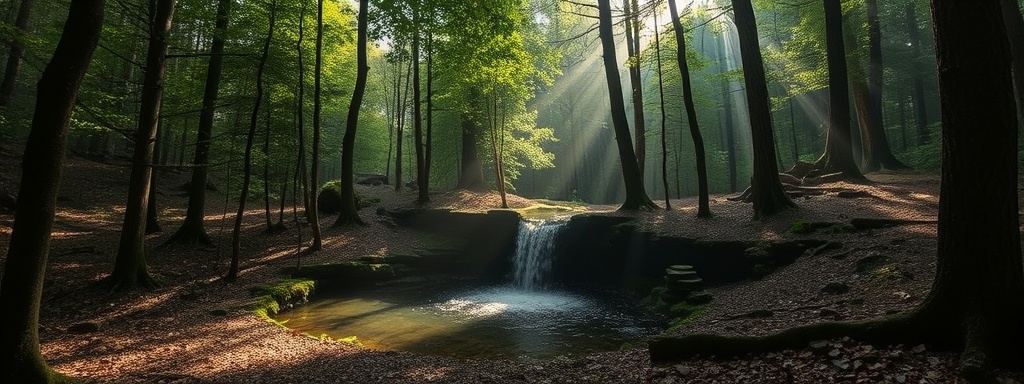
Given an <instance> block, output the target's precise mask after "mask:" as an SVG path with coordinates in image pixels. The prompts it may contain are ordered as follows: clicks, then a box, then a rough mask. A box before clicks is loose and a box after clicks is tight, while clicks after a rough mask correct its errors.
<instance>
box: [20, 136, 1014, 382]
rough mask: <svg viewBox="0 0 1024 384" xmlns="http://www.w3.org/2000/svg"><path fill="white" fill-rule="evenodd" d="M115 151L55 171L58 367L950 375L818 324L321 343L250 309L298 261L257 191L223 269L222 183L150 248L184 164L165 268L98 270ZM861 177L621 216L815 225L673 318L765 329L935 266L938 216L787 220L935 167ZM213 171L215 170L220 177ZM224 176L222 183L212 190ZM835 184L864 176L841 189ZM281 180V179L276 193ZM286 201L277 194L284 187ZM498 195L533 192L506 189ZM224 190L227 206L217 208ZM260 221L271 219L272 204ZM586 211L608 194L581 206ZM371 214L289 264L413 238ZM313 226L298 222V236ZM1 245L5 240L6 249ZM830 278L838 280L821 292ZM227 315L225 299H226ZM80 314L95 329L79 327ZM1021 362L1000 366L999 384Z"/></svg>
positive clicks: (109, 243)
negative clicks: (560, 339)
mask: <svg viewBox="0 0 1024 384" xmlns="http://www.w3.org/2000/svg"><path fill="white" fill-rule="evenodd" d="M19 164H20V154H19V153H17V152H16V151H13V150H11V149H10V148H6V149H5V148H0V187H6V188H8V189H10V190H11V191H12V192H16V190H17V183H18V181H19V180H20V173H21V171H20V166H19ZM127 165H128V164H127V163H126V162H118V161H113V162H111V163H109V164H108V163H99V162H94V161H90V160H84V159H79V158H74V157H72V158H70V159H69V160H68V162H67V168H66V170H65V173H64V180H63V183H62V191H61V194H60V198H59V201H58V205H59V207H58V211H57V219H56V225H55V229H54V238H53V241H52V244H51V248H52V250H51V255H50V263H49V267H48V270H47V278H46V283H45V287H44V296H43V303H42V313H41V329H40V337H41V344H42V350H43V354H44V356H45V357H46V359H47V361H48V362H49V363H50V364H51V365H52V366H53V367H54V368H55V369H56V370H57V371H59V372H62V373H65V374H68V375H71V376H74V377H79V378H83V379H86V380H87V381H89V382H97V383H284V382H292V383H317V382H323V383H350V382H351V383H417V382H446V383H449V382H451V383H454V382H458V383H574V382H577V383H645V382H655V383H740V382H742V383H789V382H794V383H826V382H838V383H877V382H893V383H904V382H906V383H954V382H958V381H960V380H959V379H958V378H957V377H956V376H955V374H954V373H953V367H954V364H955V361H956V354H954V353H950V352H942V351H933V350H932V349H930V347H929V346H925V345H920V346H917V345H890V346H886V345H875V346H869V345H864V344H860V343H857V342H855V341H852V340H826V341H822V342H821V343H815V344H814V345H809V346H807V347H806V348H803V349H799V350H787V351H781V352H779V353H770V354H759V355H749V356H746V357H743V358H740V359H724V360H723V359H714V358H713V357H709V358H707V359H700V360H693V361H685V362H679V363H676V364H671V365H666V366H651V364H650V360H649V357H648V354H647V350H646V348H644V347H639V348H629V349H624V350H622V351H616V352H606V353H598V354H592V355H587V356H573V357H568V356H567V357H560V358H556V359H552V360H463V359H455V358H448V357H439V356H423V355H414V354H411V353H406V352H394V351H372V350H367V349H364V348H361V347H357V346H352V345H348V344H344V343H338V342H331V341H321V340H317V339H313V338H310V337H307V336H304V335H300V334H297V333H294V332H291V331H289V330H287V329H284V328H281V327H280V326H278V325H275V324H272V323H268V322H266V321H264V320H261V319H260V318H258V317H257V316H255V315H254V314H252V313H251V312H249V311H247V310H245V309H244V308H245V306H246V305H247V303H249V302H250V301H251V300H252V296H251V294H250V293H249V291H250V289H252V288H254V287H257V286H261V285H265V284H270V283H273V282H276V281H278V280H280V279H283V278H285V276H284V275H283V274H282V273H281V272H280V270H281V267H284V266H288V265H294V264H295V262H296V260H295V251H296V247H297V246H298V244H299V243H298V241H299V236H300V233H299V232H298V231H297V230H296V225H295V224H294V222H293V221H292V217H293V216H292V212H291V207H289V208H288V210H287V211H286V213H285V216H284V217H285V224H286V225H287V230H285V231H283V232H278V233H273V234H268V233H266V232H264V229H265V226H266V221H265V220H266V219H265V216H264V215H263V210H262V203H257V202H251V203H250V206H251V207H254V209H251V210H249V211H248V213H247V215H246V221H245V230H244V238H243V241H242V244H244V249H243V255H244V256H243V263H242V268H243V270H242V272H241V274H240V278H239V280H238V281H237V282H235V283H232V284H227V283H224V282H222V281H220V279H219V277H220V276H221V275H222V274H223V273H224V272H225V271H226V269H227V264H228V259H229V257H230V253H231V251H230V226H231V224H230V223H231V220H232V219H233V214H232V213H226V212H228V211H231V212H233V208H230V207H231V206H233V205H234V204H235V201H233V200H234V197H232V198H231V200H232V201H228V200H226V199H225V196H224V194H223V193H222V192H214V193H211V195H210V197H209V198H208V199H207V202H208V211H207V221H206V223H207V231H208V233H209V234H210V235H211V236H212V238H213V239H214V244H213V245H211V246H181V245H172V246H167V247H156V245H158V244H161V243H162V242H163V240H164V239H166V238H167V237H169V236H170V235H171V234H172V233H173V232H174V231H175V230H176V229H177V227H178V225H180V222H181V220H182V218H183V216H184V207H185V205H186V201H187V199H186V197H185V196H184V191H183V190H182V189H181V188H180V186H181V185H182V184H183V183H184V182H185V181H186V180H187V178H188V174H187V172H183V171H177V170H164V171H162V172H161V174H160V181H159V186H158V192H159V193H158V204H159V206H160V208H161V211H160V220H161V223H162V224H163V229H164V230H163V232H160V233H158V234H155V235H152V236H151V237H150V238H149V239H148V240H147V243H148V244H149V245H150V253H149V255H148V262H149V265H150V271H151V272H152V273H153V274H154V275H155V276H156V277H157V279H158V280H159V281H160V282H161V283H162V287H161V288H159V289H155V290H152V291H136V292H128V293H111V292H108V291H106V290H104V289H102V288H99V285H98V284H97V282H98V281H100V280H101V279H102V278H103V277H104V276H106V275H107V274H108V273H109V272H110V271H111V270H112V268H113V258H114V256H115V252H116V248H117V241H118V236H119V232H120V226H121V220H122V215H123V211H124V208H123V204H124V203H123V202H124V200H125V196H126V194H127V179H128V174H129V168H128V166H127ZM869 178H870V179H871V180H872V181H874V183H873V184H870V185H850V184H844V183H832V184H825V185H822V186H821V187H822V188H823V190H822V192H823V194H822V195H816V196H808V197H803V198H798V199H796V201H797V203H798V204H799V206H800V209H798V210H794V211H790V212H786V213H783V214H780V215H778V216H776V217H772V218H770V219H768V220H762V221H751V219H750V215H751V208H750V205H749V204H747V203H740V202H732V201H729V200H727V197H728V196H714V197H713V198H712V203H711V208H712V211H713V212H714V213H715V217H714V218H711V219H708V220H698V219H696V218H694V214H695V208H694V206H695V200H694V199H682V200H675V201H673V202H672V205H673V207H677V208H676V209H674V210H672V211H670V212H667V213H666V212H644V213H638V214H635V215H636V216H637V218H638V220H640V222H642V223H643V224H642V226H643V227H644V228H646V229H647V230H650V231H657V232H663V233H671V234H676V235H680V236H689V237H696V238H707V239H764V240H779V239H791V238H815V239H827V240H834V241H837V242H840V243H842V245H843V246H842V248H839V249H834V250H828V251H824V252H821V253H819V254H818V255H814V256H806V257H801V258H799V259H797V261H796V262H795V263H794V264H792V265H789V266H787V267H784V268H781V269H779V270H778V271H776V272H774V273H772V274H770V275H768V276H766V277H765V278H763V279H760V280H757V281H752V282H746V283H740V284H733V285H729V286H723V287H716V288H712V289H711V290H710V291H711V293H712V294H713V295H714V296H715V300H714V301H713V302H712V303H711V304H710V305H709V306H708V309H707V310H706V311H704V312H703V313H702V314H700V315H699V316H698V317H697V318H696V319H695V320H694V321H692V322H690V323H688V324H686V325H685V326H682V327H680V328H678V329H677V330H676V332H715V333H726V334H764V333H767V332H770V331H772V330H776V329H780V328H784V327H788V326H792V325H797V324H806V323H813V322H817V321H821V320H826V319H860V318H868V317H874V316H879V315H883V314H886V313H892V312H897V311H902V310H906V309H908V308H911V307H913V306H914V305H916V304H918V303H919V302H920V301H921V300H922V299H923V298H924V297H925V296H926V295H927V291H928V289H929V287H930V283H931V280H932V275H933V274H934V269H935V250H936V241H935V231H936V226H935V224H934V223H925V224H916V225H901V226H897V227H892V228H884V229H873V230H865V231H845V230H833V229H823V230H818V231H815V232H812V233H807V234H795V233H792V232H791V231H790V228H791V226H792V225H793V224H794V223H796V222H797V221H801V220H802V221H807V222H843V221H848V220H849V219H851V218H861V217H869V218H897V219H914V220H926V221H927V220H934V219H935V218H936V215H937V210H938V176H937V175H934V174H917V173H899V174H893V173H880V174H873V175H870V176H869ZM216 182H223V180H217V181H216ZM222 190H223V188H222ZM841 190H847V191H849V190H852V191H863V192H865V193H866V194H864V195H861V196H859V197H852V198H841V197H838V194H837V192H838V191H841ZM360 191H361V192H362V193H364V194H365V195H368V196H376V197H379V198H381V202H380V204H379V205H380V206H384V207H387V208H398V207H407V206H408V207H411V206H412V201H413V199H414V197H415V195H414V193H413V192H411V191H406V192H399V193H396V192H394V191H393V190H392V189H391V188H390V187H386V186H381V187H361V188H360ZM289 192H290V191H289ZM433 200H434V202H433V204H432V205H433V206H434V207H444V208H453V209H459V210H486V209H491V208H494V207H497V206H498V202H499V200H498V198H497V196H495V195H482V194H473V193H468V192H443V193H437V194H435V195H434V196H433ZM289 201H290V198H289ZM511 202H512V205H513V206H515V207H524V206H527V205H529V204H531V201H529V200H526V199H522V198H518V197H513V198H512V200H511ZM225 204H227V206H228V207H229V208H228V209H227V210H226V209H225ZM274 206H275V213H274V216H273V220H275V221H276V220H277V214H276V204H275V205H274ZM588 209H590V210H610V209H614V207H608V206H591V207H588ZM360 213H361V216H362V218H363V219H364V220H366V221H367V222H368V223H369V225H368V226H366V227H360V228H347V229H345V228H343V229H336V228H330V225H331V224H332V223H333V220H334V217H324V218H322V224H321V225H322V226H323V227H324V228H325V230H324V240H325V241H324V247H325V249H324V250H323V251H321V252H319V253H317V254H315V255H310V256H307V257H305V258H304V259H303V263H314V262H326V261H335V260H347V259H353V258H356V257H360V256H365V255H383V254H387V253H388V252H389V250H393V249H396V248H403V247H411V246H415V244H413V243H414V242H415V241H416V240H415V237H414V236H413V235H412V234H411V233H410V232H409V230H406V229H402V228H394V227H391V226H388V225H386V224H387V223H386V221H387V220H386V219H385V218H384V217H382V216H378V215H377V214H375V213H374V208H366V209H363V210H362V211H361V212H360ZM12 221H13V215H12V214H11V213H10V212H3V213H0V233H2V234H3V235H2V236H0V246H2V247H3V248H4V249H6V248H7V243H8V242H9V239H10V232H11V225H12ZM309 236H310V234H309V230H308V228H307V229H303V231H302V232H301V237H302V240H303V242H306V243H307V244H308V240H309ZM3 257H6V253H5V254H4V255H3ZM829 283H841V284H843V285H844V286H846V287H847V288H848V289H847V290H846V292H844V293H824V292H823V290H822V288H823V287H824V286H826V285H828V284H829ZM225 313H226V314H225ZM82 324H88V325H94V326H98V329H97V330H93V331H92V332H86V333H78V332H77V331H78V329H77V328H79V326H81V325H82ZM1015 379H1016V380H1020V378H1019V377H1010V376H1007V377H1006V378H1005V380H1006V381H1005V382H1006V383H1013V382H1017V381H1014V380H1015Z"/></svg>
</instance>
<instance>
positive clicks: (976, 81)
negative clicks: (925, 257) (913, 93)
mask: <svg viewBox="0 0 1024 384" xmlns="http://www.w3.org/2000/svg"><path fill="white" fill-rule="evenodd" d="M932 16H933V19H934V22H935V27H934V32H935V51H936V52H935V55H936V59H937V62H938V79H939V94H940V100H941V111H942V184H941V187H940V194H939V196H941V199H940V201H939V226H938V240H939V243H938V248H939V260H938V266H937V276H936V279H935V283H934V285H933V287H932V289H931V291H930V292H929V296H928V298H927V299H926V300H925V303H924V304H923V306H924V307H925V308H931V309H934V310H935V313H933V314H935V315H938V317H936V318H937V319H948V320H947V321H948V322H949V323H948V324H949V326H951V327H954V329H953V332H952V333H953V334H958V335H959V336H960V337H963V343H962V345H963V346H964V352H963V354H962V355H961V360H960V363H961V373H962V374H965V376H967V378H968V379H980V378H983V375H984V374H986V373H988V372H987V371H988V369H989V368H990V365H995V367H999V368H1018V369H1019V368H1020V367H1021V365H1020V363H1021V361H1024V347H1021V346H1022V345H1024V328H1021V324H1024V277H1022V275H1024V266H1022V264H1021V246H1020V226H1019V225H1020V219H1019V216H1018V213H1017V209H1018V208H1017V204H1018V196H1017V194H1018V188H1017V180H1018V176H1019V175H1018V169H1017V164H1018V162H1017V135H1018V131H1017V129H1016V128H1017V121H1016V114H1015V113H1014V109H1015V106H1014V101H1013V86H1012V82H1011V55H1010V47H1009V45H1008V41H1007V38H1006V29H1004V26H1003V24H1002V23H1000V22H999V21H998V20H1000V16H1001V10H1000V5H999V2H998V1H997V0H984V1H973V2H968V3H965V2H961V1H950V0H932ZM993 20H996V21H993ZM964 26H970V28H964ZM979 164H984V165H985V166H984V167H982V168H981V169H979V167H978V165H979ZM957 331H959V332H957Z"/></svg>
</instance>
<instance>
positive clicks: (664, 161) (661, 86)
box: [654, 2, 675, 211]
mask: <svg viewBox="0 0 1024 384" xmlns="http://www.w3.org/2000/svg"><path fill="white" fill-rule="evenodd" d="M669 6H671V7H675V3H672V2H670V4H669ZM673 9H675V8H673ZM673 25H674V24H673ZM654 57H655V59H656V64H657V66H658V73H657V75H658V104H659V106H660V108H659V111H660V112H661V184H662V187H663V188H664V189H665V210H666V211H669V210H672V202H671V201H669V195H670V193H669V192H670V191H669V189H668V138H667V135H668V121H667V120H668V118H667V116H666V113H665V81H664V79H663V78H662V65H661V32H660V31H659V30H658V13H657V12H655V13H654Z"/></svg>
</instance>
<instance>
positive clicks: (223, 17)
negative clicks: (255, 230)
mask: <svg viewBox="0 0 1024 384" xmlns="http://www.w3.org/2000/svg"><path fill="white" fill-rule="evenodd" d="M231 2H232V0H217V25H216V28H215V29H214V36H213V42H212V44H211V46H210V62H209V65H208V66H207V70H206V88H205V90H204V91H203V107H202V111H201V112H200V113H199V128H198V129H197V138H196V153H195V160H194V161H193V164H192V166H193V168H192V181H191V182H190V183H189V191H188V209H187V210H186V211H185V221H184V222H182V224H181V228H179V229H178V232H177V233H175V234H174V235H173V236H171V237H170V238H169V239H168V240H167V242H168V243H171V242H180V243H202V244H209V243H210V237H209V235H207V234H206V226H205V224H204V222H203V220H204V218H205V217H206V184H207V182H208V179H209V174H210V164H209V162H210V140H211V139H212V137H213V121H214V119H215V117H216V113H217V94H218V92H219V91H220V79H221V69H222V68H223V67H224V42H225V40H226V38H227V36H226V35H227V31H228V18H229V17H230V13H231Z"/></svg>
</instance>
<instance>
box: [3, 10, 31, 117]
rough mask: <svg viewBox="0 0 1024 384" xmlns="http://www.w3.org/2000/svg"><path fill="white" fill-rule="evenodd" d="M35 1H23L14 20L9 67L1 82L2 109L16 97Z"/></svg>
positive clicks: (8, 60) (8, 56)
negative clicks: (15, 89)
mask: <svg viewBox="0 0 1024 384" xmlns="http://www.w3.org/2000/svg"><path fill="white" fill-rule="evenodd" d="M34 1H35V0H21V5H20V6H19V7H18V16H17V18H15V19H14V29H15V36H14V39H13V40H11V50H10V53H8V54H7V67H6V69H5V70H4V78H3V82H0V107H7V106H10V105H11V98H12V97H13V96H14V88H15V86H16V85H17V83H18V73H19V72H20V71H21V58H22V56H25V40H26V39H28V36H27V35H28V22H29V19H30V18H31V17H32V7H33V3H34Z"/></svg>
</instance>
